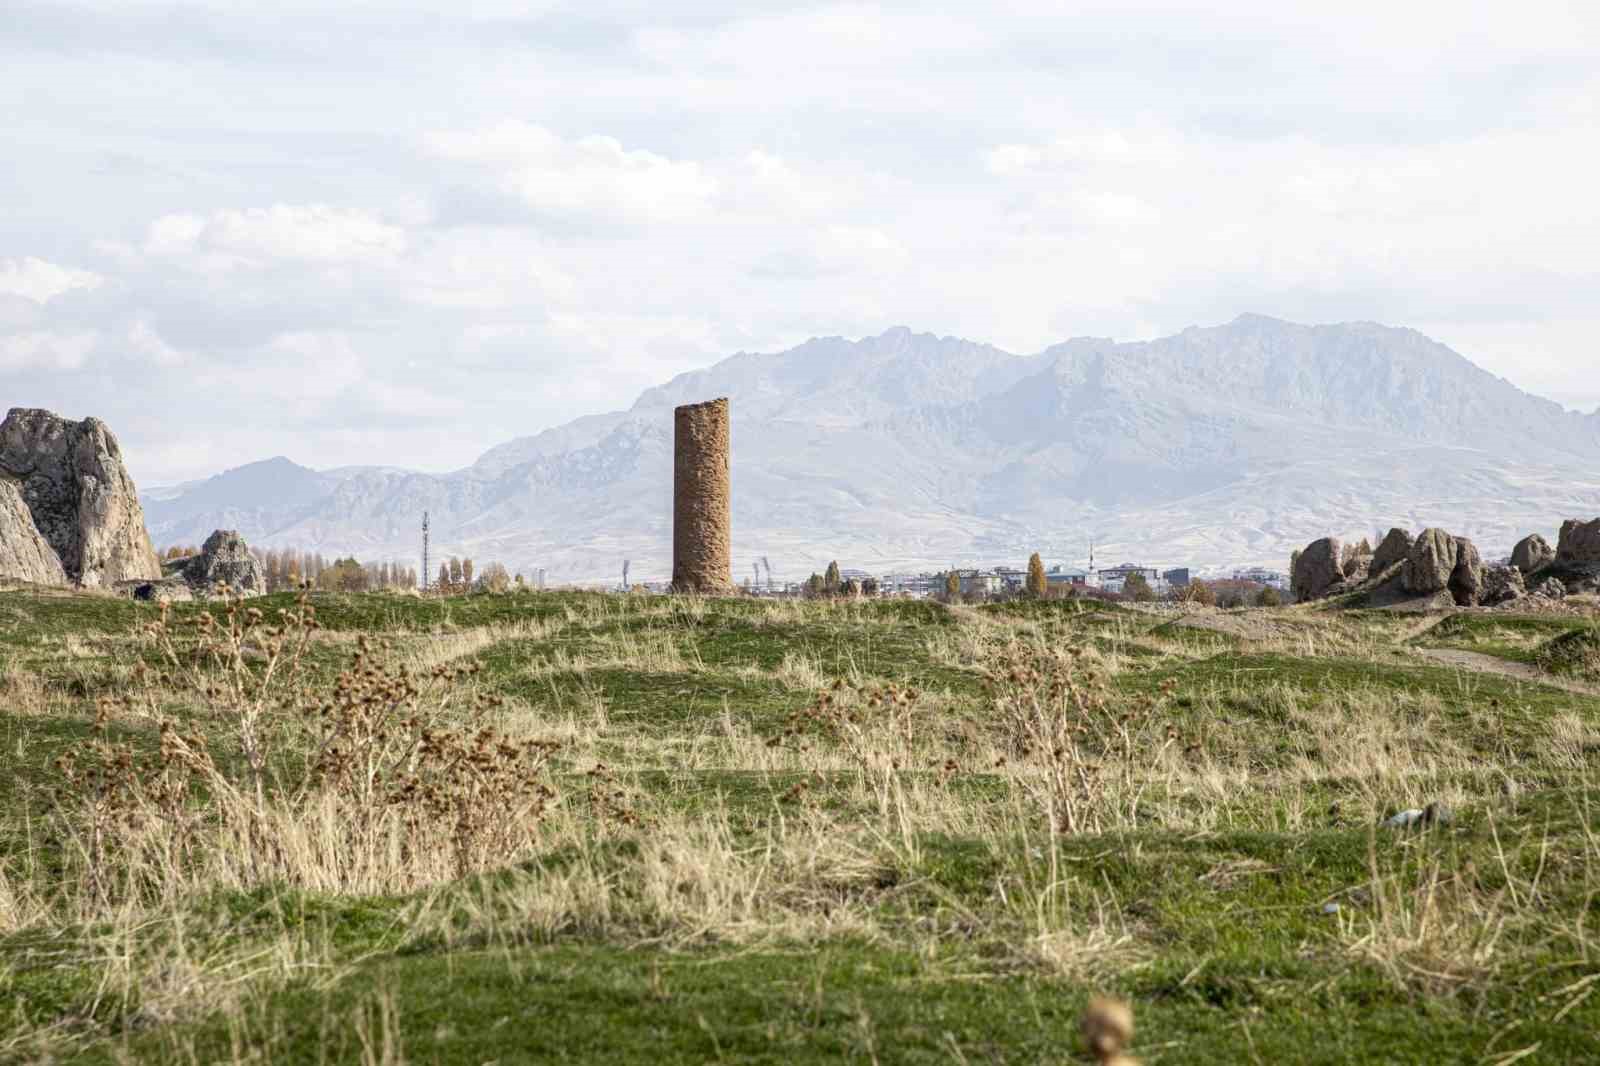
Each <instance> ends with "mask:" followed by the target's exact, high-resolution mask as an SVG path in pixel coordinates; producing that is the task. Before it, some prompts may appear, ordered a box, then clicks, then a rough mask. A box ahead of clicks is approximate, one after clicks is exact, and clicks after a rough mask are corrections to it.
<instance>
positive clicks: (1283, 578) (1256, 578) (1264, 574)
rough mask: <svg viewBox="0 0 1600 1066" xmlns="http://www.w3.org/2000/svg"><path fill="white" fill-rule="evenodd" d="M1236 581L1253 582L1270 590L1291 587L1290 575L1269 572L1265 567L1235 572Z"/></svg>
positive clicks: (1277, 571)
mask: <svg viewBox="0 0 1600 1066" xmlns="http://www.w3.org/2000/svg"><path fill="white" fill-rule="evenodd" d="M1233 579H1234V580H1235V581H1253V582H1255V583H1256V584H1257V585H1266V586H1268V587H1269V588H1275V589H1280V590H1282V589H1287V588H1288V587H1289V578H1288V575H1286V574H1284V573H1283V572H1282V571H1279V570H1268V569H1266V568H1265V567H1260V566H1252V567H1250V568H1249V569H1248V570H1235V571H1234V572H1233Z"/></svg>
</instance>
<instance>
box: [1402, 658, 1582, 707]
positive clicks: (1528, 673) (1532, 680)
mask: <svg viewBox="0 0 1600 1066" xmlns="http://www.w3.org/2000/svg"><path fill="white" fill-rule="evenodd" d="M1411 650H1412V651H1414V652H1416V653H1417V654H1418V655H1420V656H1422V657H1423V658H1424V659H1429V660H1431V661H1433V662H1436V663H1439V664H1441V665H1443V666H1454V667H1458V668H1460V669H1462V670H1471V671H1473V672H1474V673H1479V674H1498V675H1500V676H1501V677H1510V678H1514V679H1516V680H1518V681H1526V682H1528V683H1529V684H1532V685H1546V686H1549V687H1550V688H1559V689H1562V690H1563V691H1566V692H1576V693H1578V694H1579V695H1582V696H1600V688H1595V687H1594V686H1593V685H1585V684H1582V683H1580V682H1577V681H1567V680H1564V679H1562V678H1559V677H1551V676H1550V675H1549V674H1547V673H1545V672H1544V671H1543V670H1540V669H1539V668H1538V667H1537V666H1534V665H1533V664H1531V663H1518V662H1512V661H1511V660H1509V659H1500V658H1496V657H1495V656H1493V655H1484V654H1482V653H1480V652H1475V651H1461V650H1459V649H1456V648H1413V649H1411Z"/></svg>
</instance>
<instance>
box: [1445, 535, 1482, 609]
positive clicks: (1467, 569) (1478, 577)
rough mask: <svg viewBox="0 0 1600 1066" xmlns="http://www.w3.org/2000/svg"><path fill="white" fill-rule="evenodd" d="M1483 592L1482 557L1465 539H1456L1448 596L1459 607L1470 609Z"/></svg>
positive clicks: (1473, 545)
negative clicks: (1452, 597) (1451, 597)
mask: <svg viewBox="0 0 1600 1066" xmlns="http://www.w3.org/2000/svg"><path fill="white" fill-rule="evenodd" d="M1482 592H1483V556H1481V555H1479V554H1478V548H1477V545H1475V544H1473V543H1472V541H1470V540H1468V539H1467V538H1466V537H1457V538H1456V565H1455V569H1454V570H1452V571H1451V572H1450V595H1451V596H1454V597H1455V601H1456V604H1457V605H1458V606H1460V607H1471V606H1472V605H1474V604H1475V603H1477V602H1478V597H1479V595H1480V594H1481V593H1482Z"/></svg>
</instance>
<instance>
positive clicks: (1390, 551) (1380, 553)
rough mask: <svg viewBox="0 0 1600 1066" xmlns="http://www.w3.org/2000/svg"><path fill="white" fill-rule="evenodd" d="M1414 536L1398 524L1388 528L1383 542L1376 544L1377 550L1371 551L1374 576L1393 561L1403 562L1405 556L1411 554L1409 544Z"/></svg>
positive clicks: (1413, 539)
mask: <svg viewBox="0 0 1600 1066" xmlns="http://www.w3.org/2000/svg"><path fill="white" fill-rule="evenodd" d="M1416 542H1417V541H1416V538H1415V537H1413V536H1412V535H1411V534H1410V533H1409V532H1407V531H1406V530H1404V529H1400V528H1399V527H1398V526H1397V527H1395V528H1394V529H1391V530H1389V533H1388V535H1387V536H1385V537H1384V538H1383V542H1382V543H1381V544H1379V545H1378V550H1377V551H1375V552H1373V553H1372V573H1373V575H1374V576H1376V575H1378V574H1381V573H1383V572H1384V571H1385V570H1387V569H1389V567H1391V566H1393V565H1394V564H1395V563H1403V562H1405V561H1406V556H1408V555H1410V554H1411V546H1412V545H1413V544H1415V543H1416Z"/></svg>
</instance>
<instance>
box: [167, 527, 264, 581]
mask: <svg viewBox="0 0 1600 1066" xmlns="http://www.w3.org/2000/svg"><path fill="white" fill-rule="evenodd" d="M183 578H184V580H185V581H187V582H188V583H189V586H190V587H191V588H192V589H194V590H195V591H197V592H200V593H202V594H203V593H206V592H209V591H211V590H213V589H215V588H216V587H217V585H219V584H221V585H225V586H227V588H228V589H229V590H230V591H232V592H236V593H240V594H242V595H246V596H260V595H262V594H263V593H265V592H266V591H267V583H266V580H265V578H264V577H263V576H262V574H261V564H260V563H259V562H257V561H256V558H255V556H253V555H251V554H250V548H249V546H248V545H247V544H245V542H244V538H243V537H241V536H240V535H239V533H238V531H237V530H233V529H219V530H217V531H216V532H214V533H212V534H211V536H209V537H207V538H206V542H205V544H203V545H201V547H200V554H199V555H195V556H191V557H190V558H189V559H188V560H187V561H186V562H185V564H184V567H183Z"/></svg>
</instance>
